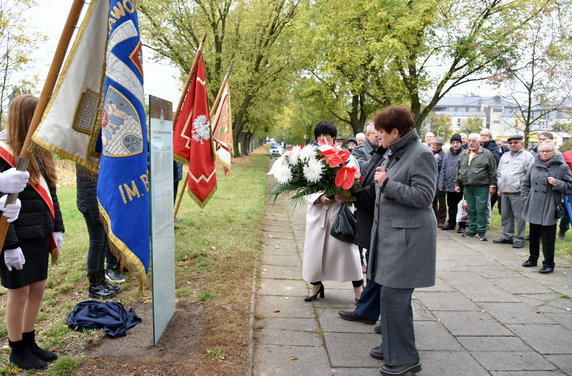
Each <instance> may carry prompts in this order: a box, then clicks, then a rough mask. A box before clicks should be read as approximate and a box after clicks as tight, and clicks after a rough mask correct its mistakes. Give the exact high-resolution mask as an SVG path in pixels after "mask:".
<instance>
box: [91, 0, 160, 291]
mask: <svg viewBox="0 0 572 376" xmlns="http://www.w3.org/2000/svg"><path fill="white" fill-rule="evenodd" d="M108 16H109V18H108V23H109V29H108V44H107V51H106V57H105V61H106V71H105V83H104V88H103V94H104V97H103V101H102V113H101V144H102V150H101V161H100V165H99V179H98V182H97V199H98V201H99V209H100V214H101V218H102V220H103V222H104V223H105V225H106V227H107V234H108V237H109V242H110V246H111V248H112V249H113V250H114V251H115V252H116V253H117V252H119V253H120V257H121V259H122V260H123V261H125V264H126V266H127V268H128V269H129V272H130V273H134V274H135V276H136V277H137V278H138V280H139V281H140V282H141V283H142V282H143V281H144V279H145V276H146V274H147V272H148V270H149V257H150V256H149V255H150V245H149V242H150V237H149V236H150V235H149V234H150V232H149V231H150V227H149V226H150V224H149V223H150V222H149V178H148V167H147V163H148V162H147V161H148V158H147V156H148V146H147V129H146V121H145V109H144V108H145V107H144V103H145V101H144V96H143V67H142V51H141V39H140V34H139V22H138V19H137V10H136V8H135V1H126V0H111V1H110V4H109V14H108Z"/></svg>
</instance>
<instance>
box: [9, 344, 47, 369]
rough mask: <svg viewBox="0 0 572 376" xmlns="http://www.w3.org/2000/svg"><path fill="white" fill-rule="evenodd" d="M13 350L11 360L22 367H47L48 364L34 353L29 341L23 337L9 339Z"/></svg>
mask: <svg viewBox="0 0 572 376" xmlns="http://www.w3.org/2000/svg"><path fill="white" fill-rule="evenodd" d="M8 344H9V345H10V348H11V349H12V351H11V352H10V362H11V363H14V364H15V365H17V366H18V367H20V368H22V369H46V368H48V364H47V363H46V362H44V361H43V360H42V359H40V358H38V357H37V356H36V355H34V354H33V353H32V350H31V349H30V346H28V342H26V341H25V340H23V339H21V340H19V341H16V342H12V341H10V340H8Z"/></svg>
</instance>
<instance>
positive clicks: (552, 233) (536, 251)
mask: <svg viewBox="0 0 572 376" xmlns="http://www.w3.org/2000/svg"><path fill="white" fill-rule="evenodd" d="M529 229H530V235H529V236H530V239H529V242H528V244H529V252H530V260H532V261H537V260H538V256H539V255H540V241H542V254H543V255H544V261H542V265H544V266H549V267H551V268H553V267H554V243H555V242H556V224H553V225H551V226H542V225H535V224H534V223H529Z"/></svg>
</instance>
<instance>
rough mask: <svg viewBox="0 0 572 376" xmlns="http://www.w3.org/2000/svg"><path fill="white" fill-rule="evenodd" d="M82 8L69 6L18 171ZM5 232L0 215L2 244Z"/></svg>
mask: <svg viewBox="0 0 572 376" xmlns="http://www.w3.org/2000/svg"><path fill="white" fill-rule="evenodd" d="M82 8H83V0H74V2H73V3H72V6H71V8H70V11H69V14H68V17H67V19H66V23H65V25H64V29H63V31H62V35H61V37H60V40H59V42H58V46H57V48H56V51H55V52H54V57H53V59H52V64H51V65H50V70H49V71H48V75H47V76H46V82H45V83H44V87H43V88H42V92H41V94H40V98H39V99H38V104H37V106H36V109H35V111H34V116H33V117H32V121H31V123H30V127H29V128H28V133H27V134H26V140H25V141H24V144H23V145H22V151H21V152H20V156H19V158H18V165H17V169H18V170H19V171H26V170H27V169H28V164H29V162H30V157H31V155H32V152H31V151H30V146H31V143H32V136H33V135H34V132H35V131H36V128H38V125H39V124H40V120H41V119H42V116H43V115H44V111H45V110H46V107H47V105H48V102H49V100H50V97H51V96H52V92H53V91H54V87H55V85H56V81H57V78H58V75H59V73H60V69H61V68H62V64H63V62H64V58H65V56H66V51H67V49H68V46H69V44H70V41H71V38H72V36H73V33H74V29H75V27H76V25H77V22H78V20H79V16H80V14H81V10H82ZM17 198H18V194H17V193H13V194H10V195H9V196H8V199H7V200H6V205H8V204H11V203H13V202H14V201H16V199H17ZM7 232H8V222H7V220H6V217H4V216H2V217H1V218H0V244H4V240H5V239H6V233H7Z"/></svg>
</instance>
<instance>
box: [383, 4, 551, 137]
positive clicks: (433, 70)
mask: <svg viewBox="0 0 572 376" xmlns="http://www.w3.org/2000/svg"><path fill="white" fill-rule="evenodd" d="M555 1H556V0H514V1H505V0H487V1H484V0H483V1H475V0H445V1H442V0H409V1H402V2H400V3H401V6H400V7H398V8H397V12H396V13H395V18H396V19H395V21H394V23H393V25H394V26H393V27H392V29H391V33H389V34H388V35H387V36H386V38H387V39H390V40H392V42H393V44H394V47H393V53H394V54H395V64H396V65H397V71H398V72H399V75H400V77H401V79H402V81H403V85H404V86H405V87H406V89H407V92H408V96H409V102H410V105H411V110H412V112H413V114H414V116H415V121H416V127H417V128H419V127H420V125H421V124H422V123H423V121H424V119H425V118H426V117H427V116H428V115H429V113H430V111H431V110H432V109H433V107H434V106H435V105H436V104H437V102H438V101H439V100H440V99H441V98H443V96H445V95H446V94H447V93H448V92H449V91H450V90H451V89H453V88H455V87H458V86H460V85H463V84H465V83H467V82H471V81H478V80H483V79H484V78H487V77H489V76H491V75H492V74H493V73H494V72H497V71H499V70H502V69H505V68H506V67H507V65H509V64H511V63H512V57H513V56H514V55H515V52H516V51H515V49H514V46H513V44H511V36H512V35H513V34H514V33H515V32H518V31H519V30H521V29H522V28H523V27H524V26H525V25H526V24H527V23H528V22H529V21H530V20H531V19H533V18H534V17H536V16H537V15H538V14H539V12H540V11H541V10H543V9H546V8H547V7H549V6H550V5H551V4H553V3H555Z"/></svg>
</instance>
